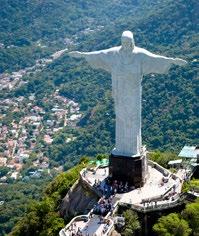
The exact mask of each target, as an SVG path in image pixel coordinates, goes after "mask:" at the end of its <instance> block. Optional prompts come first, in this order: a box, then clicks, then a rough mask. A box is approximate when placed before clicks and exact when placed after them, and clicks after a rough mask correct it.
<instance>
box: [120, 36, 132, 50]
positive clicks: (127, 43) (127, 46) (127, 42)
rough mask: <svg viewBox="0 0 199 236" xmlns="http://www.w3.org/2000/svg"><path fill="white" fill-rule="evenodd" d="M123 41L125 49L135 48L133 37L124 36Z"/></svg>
mask: <svg viewBox="0 0 199 236" xmlns="http://www.w3.org/2000/svg"><path fill="white" fill-rule="evenodd" d="M121 41H122V42H121V43H122V47H123V48H124V49H126V50H127V49H129V50H132V49H133V48H134V43H133V40H132V39H131V38H128V37H122V39H121Z"/></svg>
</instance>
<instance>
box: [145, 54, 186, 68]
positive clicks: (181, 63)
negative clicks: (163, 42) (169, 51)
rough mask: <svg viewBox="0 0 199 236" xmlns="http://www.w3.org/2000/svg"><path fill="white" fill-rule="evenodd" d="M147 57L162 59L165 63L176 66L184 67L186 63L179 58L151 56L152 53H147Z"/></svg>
mask: <svg viewBox="0 0 199 236" xmlns="http://www.w3.org/2000/svg"><path fill="white" fill-rule="evenodd" d="M148 55H149V56H150V57H154V58H159V59H163V60H165V61H168V62H169V63H171V64H174V65H178V66H184V65H186V64H187V61H185V60H183V59H181V58H172V57H165V56H160V55H156V54H153V53H150V52H149V53H148Z"/></svg>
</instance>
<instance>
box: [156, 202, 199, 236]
mask: <svg viewBox="0 0 199 236" xmlns="http://www.w3.org/2000/svg"><path fill="white" fill-rule="evenodd" d="M198 214H199V201H196V202H194V203H189V204H187V205H186V208H185V209H184V210H183V211H182V212H181V214H177V213H171V214H169V215H166V216H162V217H161V218H159V220H158V222H157V223H156V224H155V225H154V226H153V230H154V232H155V233H156V235H158V236H165V235H168V236H189V235H191V233H192V235H198V234H199V217H198Z"/></svg>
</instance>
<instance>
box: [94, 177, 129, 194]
mask: <svg viewBox="0 0 199 236" xmlns="http://www.w3.org/2000/svg"><path fill="white" fill-rule="evenodd" d="M94 187H96V188H97V189H98V190H100V191H101V193H102V194H103V195H104V196H105V197H110V196H111V195H115V194H116V193H126V192H128V191H129V190H132V187H131V189H130V187H129V185H128V182H127V181H126V182H125V183H124V182H122V181H118V180H111V179H109V178H107V179H106V181H105V183H103V184H102V182H101V181H100V180H95V183H94Z"/></svg>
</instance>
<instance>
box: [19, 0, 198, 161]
mask: <svg viewBox="0 0 199 236" xmlns="http://www.w3.org/2000/svg"><path fill="white" fill-rule="evenodd" d="M196 3H197V2H196V1H195V0H193V1H189V2H185V1H183V0H181V1H178V3H169V4H168V6H167V7H166V8H163V9H159V10H158V11H157V12H156V14H155V13H153V14H152V15H150V16H149V17H148V18H145V19H144V20H139V21H138V22H133V23H132V22H131V23H130V20H131V16H128V17H127V18H125V21H124V19H123V21H122V19H120V18H119V19H117V22H118V25H117V27H115V28H114V27H112V28H109V27H108V26H107V27H106V30H105V31H103V33H99V34H98V33H96V34H95V33H94V34H92V35H88V36H87V38H86V40H85V39H82V43H81V46H79V48H81V50H92V49H100V48H105V47H109V46H111V45H116V44H118V43H119V38H120V37H119V36H120V33H121V31H122V30H123V29H126V28H127V27H128V28H129V29H131V30H134V31H135V40H136V42H138V44H139V45H140V46H143V47H147V48H148V49H149V50H152V51H155V52H160V53H162V54H166V55H170V56H179V57H180V56H181V57H182V58H185V59H187V60H188V65H187V66H186V67H173V68H172V69H171V70H170V72H169V74H168V75H154V76H147V77H145V78H144V80H143V112H142V114H143V141H144V143H145V144H147V147H148V148H149V149H161V150H175V151H179V150H180V148H182V147H183V145H185V144H190V145H192V144H193V145H194V144H197V143H198V136H197V124H198V123H197V112H198V103H197V93H196V91H197V89H198V82H197V81H198V80H197V76H198V75H197V71H198V69H197V66H198V64H197V61H194V59H196V51H197V48H198V46H197V45H196V40H197V39H198V34H197V26H196V25H197V18H196V12H197V7H196ZM171 12H172V13H173V14H171ZM170 26H171V27H170ZM171 29H172V32H171ZM154 35H155V36H154ZM77 49H78V46H77ZM54 87H58V88H60V94H61V95H64V96H67V97H69V98H72V99H74V100H76V101H78V102H79V103H80V104H81V110H82V111H83V112H84V118H83V119H82V120H81V122H80V123H79V129H75V131H74V132H76V137H77V139H76V140H75V141H74V142H73V144H65V143H64V142H63V143H64V145H63V144H61V143H60V144H59V145H58V142H57V141H56V140H57V138H58V139H59V137H56V139H55V142H54V143H53V144H52V146H51V147H50V150H49V155H50V157H51V158H52V159H54V160H55V161H58V162H60V163H61V162H62V161H67V162H68V160H69V162H70V160H71V159H73V162H74V163H75V162H77V161H78V158H79V157H80V156H81V154H86V155H89V156H93V155H95V154H96V153H99V152H100V153H102V152H108V153H109V152H110V150H111V148H112V145H113V143H114V111H113V103H112V100H111V92H110V90H111V80H110V75H107V74H106V73H103V72H101V71H96V70H91V69H90V68H89V67H88V65H86V64H85V62H84V61H83V60H73V59H71V58H69V57H68V56H67V55H65V56H64V57H62V58H60V59H59V60H57V61H55V62H54V63H52V64H51V65H49V66H48V68H46V70H44V71H43V72H41V73H40V74H37V75H36V76H35V77H34V78H32V79H31V81H30V82H29V83H28V85H26V86H24V87H21V88H20V89H19V90H18V91H16V94H23V93H28V92H30V91H31V92H35V93H36V95H37V96H38V98H39V97H40V96H42V95H41V94H42V93H45V92H46V91H47V92H48V91H49V89H48V88H51V89H52V88H54ZM65 132H66V131H65V130H64V131H63V132H61V133H60V134H58V136H59V135H60V137H64V135H65ZM75 159H76V160H75Z"/></svg>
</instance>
